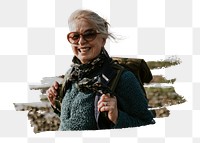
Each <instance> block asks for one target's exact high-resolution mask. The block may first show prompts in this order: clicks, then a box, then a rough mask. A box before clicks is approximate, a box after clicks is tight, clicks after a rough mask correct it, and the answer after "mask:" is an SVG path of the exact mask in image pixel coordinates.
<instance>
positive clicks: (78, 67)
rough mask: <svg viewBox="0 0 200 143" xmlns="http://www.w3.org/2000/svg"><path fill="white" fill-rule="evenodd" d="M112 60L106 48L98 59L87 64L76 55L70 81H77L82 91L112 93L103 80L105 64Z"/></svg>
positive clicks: (77, 85)
mask: <svg viewBox="0 0 200 143" xmlns="http://www.w3.org/2000/svg"><path fill="white" fill-rule="evenodd" d="M111 60H112V59H111V58H110V57H109V55H108V53H107V52H106V50H105V49H104V48H103V50H102V51H101V53H100V55H99V56H98V57H97V58H96V59H94V60H93V61H91V62H89V63H87V64H81V62H80V61H79V59H78V58H76V57H74V58H73V60H72V61H73V64H72V65H71V67H72V72H71V74H70V76H69V78H68V81H70V82H73V83H75V85H76V87H77V88H78V89H79V91H82V92H87V91H89V92H94V93H100V94H102V93H111V90H110V88H109V87H108V86H107V85H104V84H102V82H101V71H102V69H103V65H104V64H105V63H110V62H111Z"/></svg>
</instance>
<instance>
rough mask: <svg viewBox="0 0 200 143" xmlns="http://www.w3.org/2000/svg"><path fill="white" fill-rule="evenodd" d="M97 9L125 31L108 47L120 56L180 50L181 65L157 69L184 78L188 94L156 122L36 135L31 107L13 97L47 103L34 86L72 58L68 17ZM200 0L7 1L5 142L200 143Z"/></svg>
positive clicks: (1, 95) (0, 64)
mask: <svg viewBox="0 0 200 143" xmlns="http://www.w3.org/2000/svg"><path fill="white" fill-rule="evenodd" d="M79 8H86V9H91V10H94V11H95V12H97V13H99V14H100V15H101V16H103V17H104V18H106V19H107V20H108V21H109V22H110V24H111V32H113V33H115V34H116V35H119V36H122V37H124V40H121V41H119V42H118V43H114V42H112V41H108V42H107V45H106V49H107V50H108V51H109V53H110V55H112V56H123V57H142V58H144V59H146V60H161V59H165V58H167V57H171V56H177V57H178V58H180V59H181V61H182V63H181V64H180V65H179V66H175V67H171V68H167V69H164V70H163V69H161V70H160V71H153V73H161V74H164V76H166V77H167V78H169V79H170V78H176V79H177V81H176V82H175V83H174V84H173V86H174V87H175V89H176V92H177V93H178V94H180V95H182V96H184V97H185V98H186V99H187V102H186V103H184V104H181V105H175V106H172V107H169V109H170V111H171V114H170V116H169V117H167V118H161V119H156V122H157V123H156V124H155V125H150V126H145V127H139V128H130V129H121V130H104V131H80V132H53V131H52V132H42V133H38V134H35V133H33V128H32V127H30V123H29V121H28V118H27V112H19V111H18V112H16V111H15V109H14V106H13V103H27V102H35V101H39V97H37V95H35V96H34V95H33V94H30V93H31V91H30V90H29V87H28V85H29V84H30V83H40V80H41V79H42V78H43V77H49V76H55V75H61V74H64V73H65V71H66V70H67V69H68V68H69V64H70V62H71V58H72V55H73V53H72V51H71V48H70V45H69V44H68V43H67V40H66V34H67V33H68V28H67V18H68V16H69V15H70V14H71V12H73V11H74V10H76V9H79ZM199 62H200V0H71V1H70V0H0V89H1V90H0V142H1V143H5V142H7V143H13V142H20V143H68V142H69V143H71V142H73V143H94V142H95V143H121V142H126V143H133V142H138V143H147V142H148V143H171V142H181V143H199V142H200V133H199V129H200V104H199V103H200V95H199V93H200V76H199V73H200V68H199V67H198V66H199Z"/></svg>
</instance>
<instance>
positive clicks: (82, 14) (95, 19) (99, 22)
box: [68, 10, 115, 40]
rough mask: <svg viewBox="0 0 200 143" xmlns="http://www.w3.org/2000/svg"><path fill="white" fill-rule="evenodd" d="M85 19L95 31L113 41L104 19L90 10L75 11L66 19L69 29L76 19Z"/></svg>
mask: <svg viewBox="0 0 200 143" xmlns="http://www.w3.org/2000/svg"><path fill="white" fill-rule="evenodd" d="M82 18H83V19H86V20H87V21H88V22H91V23H92V24H94V25H95V27H96V28H97V30H98V31H99V32H100V33H101V34H102V35H103V36H104V37H105V38H112V39H114V40H115V37H114V36H113V34H111V33H109V32H108V26H109V25H110V24H109V23H108V22H107V21H106V20H105V19H104V18H102V17H101V16H99V15H98V14H97V13H95V12H93V11H90V10H76V11H74V12H73V13H72V14H71V16H70V17H69V19H68V25H69V28H70V27H71V26H72V24H73V22H74V21H75V20H78V19H82Z"/></svg>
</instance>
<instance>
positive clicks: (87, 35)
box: [67, 29, 100, 44]
mask: <svg viewBox="0 0 200 143" xmlns="http://www.w3.org/2000/svg"><path fill="white" fill-rule="evenodd" d="M97 34H100V33H99V32H97V31H96V30H93V29H89V30H86V31H85V32H83V33H79V32H70V33H69V34H67V40H68V41H69V43H71V44H78V42H79V40H80V37H81V36H82V38H83V39H84V40H85V41H87V42H91V41H93V40H94V39H95V38H96V37H97Z"/></svg>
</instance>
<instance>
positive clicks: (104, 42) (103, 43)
mask: <svg viewBox="0 0 200 143" xmlns="http://www.w3.org/2000/svg"><path fill="white" fill-rule="evenodd" d="M102 39H103V41H102V47H104V46H105V44H106V38H102Z"/></svg>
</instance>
